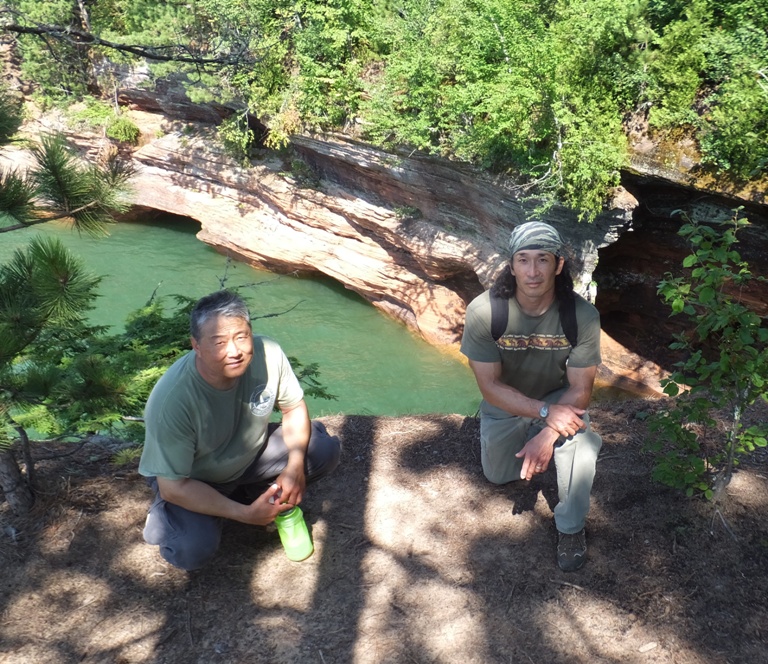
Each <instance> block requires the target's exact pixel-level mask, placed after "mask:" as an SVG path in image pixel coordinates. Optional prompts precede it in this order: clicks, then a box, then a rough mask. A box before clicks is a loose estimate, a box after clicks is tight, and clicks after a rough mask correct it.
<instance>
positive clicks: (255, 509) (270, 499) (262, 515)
mask: <svg viewBox="0 0 768 664" xmlns="http://www.w3.org/2000/svg"><path fill="white" fill-rule="evenodd" d="M279 494H280V486H279V485H278V484H277V483H275V484H272V485H270V487H269V488H268V489H267V490H266V491H265V492H264V493H262V494H261V495H260V496H259V497H258V498H257V499H256V500H254V501H253V502H252V503H251V504H250V505H244V508H245V509H244V512H243V518H241V519H239V521H242V522H243V523H250V524H251V525H254V526H266V525H267V524H268V523H272V522H273V521H274V520H275V517H276V516H277V515H278V514H280V513H281V512H286V511H287V510H289V509H292V508H293V505H284V504H282V502H281V501H280V500H279V499H278V498H277V496H278V495H279Z"/></svg>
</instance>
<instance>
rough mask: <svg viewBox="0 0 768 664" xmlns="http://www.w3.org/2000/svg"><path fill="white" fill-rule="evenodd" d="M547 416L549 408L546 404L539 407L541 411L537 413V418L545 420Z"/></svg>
mask: <svg viewBox="0 0 768 664" xmlns="http://www.w3.org/2000/svg"><path fill="white" fill-rule="evenodd" d="M547 415H549V406H547V405H546V404H545V405H544V406H542V407H541V410H540V411H539V417H542V418H545V419H546V417H547Z"/></svg>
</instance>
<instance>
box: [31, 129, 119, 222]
mask: <svg viewBox="0 0 768 664" xmlns="http://www.w3.org/2000/svg"><path fill="white" fill-rule="evenodd" d="M32 155H33V157H34V158H35V162H36V168H35V169H34V170H33V173H32V178H33V181H34V183H35V185H36V187H37V190H36V193H37V196H38V197H39V199H40V200H41V202H42V204H43V206H45V207H47V208H48V209H49V210H50V211H52V212H54V213H57V214H58V215H59V216H66V217H68V218H70V219H72V222H73V225H74V227H75V228H76V229H77V230H78V231H84V232H86V233H89V234H91V235H102V234H104V233H105V232H106V229H105V226H106V225H107V224H108V223H111V222H112V221H113V214H114V213H115V212H125V211H126V210H127V209H128V207H130V206H129V203H128V202H127V201H126V200H125V193H126V191H127V187H128V182H129V180H130V178H131V177H132V175H133V168H132V166H131V165H130V164H129V163H128V162H125V161H122V160H120V159H119V157H118V155H117V153H116V152H115V153H112V154H111V155H109V157H108V158H107V160H106V162H105V163H104V164H91V163H89V164H86V165H81V163H80V162H79V160H78V159H77V155H76V154H75V152H74V150H73V149H72V148H71V147H70V146H69V145H68V144H67V142H66V139H65V138H64V137H63V136H62V135H60V134H54V135H48V136H43V137H42V139H41V141H40V143H39V144H38V145H36V146H34V147H33V148H32Z"/></svg>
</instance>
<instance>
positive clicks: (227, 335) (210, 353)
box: [192, 316, 253, 390]
mask: <svg viewBox="0 0 768 664" xmlns="http://www.w3.org/2000/svg"><path fill="white" fill-rule="evenodd" d="M192 348H193V349H194V350H195V353H196V354H197V358H196V361H195V366H196V367H197V370H198V371H199V372H200V375H201V376H202V377H203V379H204V380H205V381H206V382H207V383H209V384H210V385H212V386H213V387H215V388H217V389H220V390H224V389H228V388H230V387H232V385H234V384H235V381H236V380H237V379H238V378H239V377H240V376H242V375H243V374H244V373H245V371H246V369H247V368H248V365H249V364H250V363H251V359H252V358H253V337H252V333H251V326H250V324H249V323H248V321H246V320H244V319H242V318H232V317H227V316H215V317H213V318H210V319H209V320H207V321H206V322H205V323H204V324H203V325H202V326H201V327H200V339H195V338H194V337H193V338H192Z"/></svg>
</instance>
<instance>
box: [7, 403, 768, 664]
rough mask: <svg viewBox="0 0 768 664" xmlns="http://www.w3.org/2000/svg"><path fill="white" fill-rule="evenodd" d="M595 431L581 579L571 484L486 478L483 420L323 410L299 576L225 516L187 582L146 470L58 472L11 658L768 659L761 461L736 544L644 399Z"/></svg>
mask: <svg viewBox="0 0 768 664" xmlns="http://www.w3.org/2000/svg"><path fill="white" fill-rule="evenodd" d="M593 412H594V411H593ZM593 420H594V421H595V423H596V426H600V427H602V428H601V430H600V433H601V434H602V435H603V437H604V439H605V443H606V444H605V446H604V451H603V454H601V460H600V461H599V462H598V475H597V479H596V483H595V489H594V492H593V495H594V504H593V509H592V512H591V514H590V520H589V529H590V530H589V537H590V540H589V541H590V553H589V556H590V557H589V560H588V563H587V565H586V566H585V568H584V569H583V570H581V571H580V572H578V573H575V574H570V575H569V574H564V573H562V572H560V570H559V569H558V568H557V566H556V563H555V557H554V544H555V538H554V527H553V525H552V511H551V510H552V505H551V504H550V503H551V497H547V495H548V494H553V490H554V488H555V487H554V482H553V479H550V478H548V477H547V476H546V475H545V476H544V477H543V478H542V479H541V483H540V484H536V483H533V482H532V483H531V484H530V485H529V486H527V487H524V486H520V487H518V486H514V487H510V486H500V487H499V486H494V485H491V484H489V483H488V482H486V481H485V480H484V478H483V475H482V470H481V468H480V462H479V440H478V429H477V426H478V425H477V422H476V421H475V420H474V419H473V418H464V417H460V416H429V417H428V416H424V417H407V418H377V417H344V416H335V417H331V418H323V421H324V422H325V423H326V426H327V427H328V429H329V431H330V432H331V433H333V434H336V435H339V436H341V437H342V440H343V444H344V449H343V453H342V463H341V465H340V467H339V468H338V469H337V471H336V472H334V473H333V474H332V475H331V476H329V477H327V478H325V479H323V480H321V481H320V482H318V483H317V484H315V485H312V486H311V487H310V490H309V491H308V495H307V498H306V500H305V502H304V504H303V506H304V507H305V508H306V510H307V520H308V522H309V524H310V527H311V529H312V535H313V539H314V541H315V545H316V551H315V554H314V555H313V556H312V557H311V558H310V559H308V560H307V561H305V562H302V563H294V562H291V561H289V560H288V559H287V558H286V557H285V555H284V553H283V551H282V548H281V547H280V543H279V539H278V537H277V533H276V532H274V531H272V530H269V529H255V528H249V527H246V526H244V525H241V524H236V523H227V525H226V527H225V530H224V534H223V540H222V548H221V550H220V552H219V553H218V554H217V556H216V558H215V559H214V561H213V563H212V564H211V565H210V566H209V567H207V568H205V569H204V570H201V571H199V572H196V573H193V574H187V573H185V572H181V571H179V570H176V569H174V568H172V567H169V566H168V565H167V564H165V563H164V561H162V559H161V558H160V557H159V556H158V554H157V551H156V550H155V547H150V546H148V545H146V544H144V543H143V541H142V538H141V529H142V527H143V521H144V516H145V514H146V508H147V506H148V504H149V500H150V491H149V489H148V488H147V487H146V486H145V485H144V483H143V481H142V480H141V478H140V477H138V475H137V474H136V473H135V469H133V468H129V469H128V470H125V469H118V468H116V467H114V466H112V465H110V464H109V463H107V462H106V461H105V459H102V460H96V461H94V460H92V459H91V457H92V456H93V452H94V451H93V450H84V451H83V454H81V455H80V456H79V457H77V458H76V459H72V460H71V461H70V462H67V463H66V464H64V465H62V464H59V465H58V466H54V465H53V462H52V463H51V465H50V466H49V467H47V468H43V469H41V472H42V473H43V474H47V477H48V479H49V480H51V479H54V478H56V477H59V478H60V477H66V478H67V479H66V480H60V481H59V482H58V483H52V486H55V490H54V489H52V490H51V492H50V494H49V495H47V496H44V497H42V498H41V504H40V506H39V507H40V509H41V510H42V511H41V512H38V513H37V515H36V516H37V518H38V520H39V521H38V524H37V525H36V526H33V527H30V528H28V529H27V530H26V531H25V535H24V538H23V539H22V540H20V541H19V542H18V544H16V545H13V547H15V549H13V550H9V549H12V547H11V546H10V545H7V544H5V545H4V546H3V547H2V550H1V551H0V553H2V554H3V564H4V568H5V569H4V575H3V590H4V592H3V593H2V598H1V599H0V602H1V603H2V606H1V607H0V611H1V612H2V613H1V615H2V621H0V643H2V645H0V661H2V662H10V663H11V664H17V663H21V662H24V663H27V662H48V661H56V662H65V663H68V662H93V663H95V662H142V663H157V664H160V663H176V662H179V663H185V664H186V663H188V662H201V663H202V662H206V663H208V662H217V663H218V662H227V663H230V662H231V663H232V664H235V663H238V664H240V663H242V662H267V661H269V662H274V661H277V662H318V663H319V664H331V663H332V662H334V663H343V662H354V663H355V664H368V663H376V664H378V663H384V662H397V663H400V662H446V663H449V662H456V661H463V662H469V663H470V664H474V663H475V662H477V663H478V664H479V663H480V662H483V664H485V663H487V662H509V661H521V662H527V661H533V662H554V663H558V662H563V663H566V662H567V663H569V664H574V663H575V664H578V663H581V662H584V663H586V662H607V663H610V664H614V663H617V662H630V663H632V664H634V663H637V664H641V663H643V664H644V663H645V662H652V661H656V662H671V661H674V662H676V663H678V664H703V663H704V662H706V663H707V664H725V663H726V662H728V663H729V664H740V663H742V662H743V663H745V664H746V663H747V662H756V661H763V660H764V659H765V656H766V654H767V653H768V646H766V633H765V630H764V625H765V623H766V618H767V617H768V615H767V612H766V607H765V605H764V602H763V599H764V597H765V593H766V592H768V545H766V542H768V527H767V526H766V522H765V518H764V516H763V515H764V514H765V509H766V507H768V487H766V483H765V479H764V477H765V475H764V466H761V467H759V468H757V469H755V468H744V469H743V470H742V471H740V472H739V473H738V474H737V478H736V479H735V480H734V485H733V487H732V496H731V497H730V500H731V502H730V503H729V506H728V507H727V509H726V511H725V514H724V515H725V518H726V519H728V521H729V523H730V527H731V529H732V530H733V531H734V533H735V535H736V536H737V538H738V539H737V540H734V539H732V538H731V537H730V535H728V534H727V532H726V531H725V530H724V529H722V528H718V527H717V524H716V523H715V527H712V520H711V512H710V506H708V505H707V504H706V503H700V502H697V501H684V500H682V499H680V497H679V496H678V495H677V494H675V493H674V492H672V491H669V490H660V489H659V487H658V486H656V485H653V484H651V483H650V481H649V479H648V459H647V458H646V457H644V455H643V453H642V452H641V450H640V447H639V444H638V441H639V440H640V439H641V438H642V435H643V431H644V430H643V429H642V427H641V426H640V425H641V424H642V423H641V422H640V420H637V419H634V418H633V417H632V414H631V409H630V408H629V407H628V406H622V407H621V408H618V407H614V408H612V409H608V408H605V407H603V408H602V409H601V411H600V413H599V414H597V413H595V415H594V417H593ZM761 478H762V479H761ZM530 496H535V500H532V499H531V498H530ZM2 518H3V521H4V522H7V521H8V515H7V514H6V513H2Z"/></svg>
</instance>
